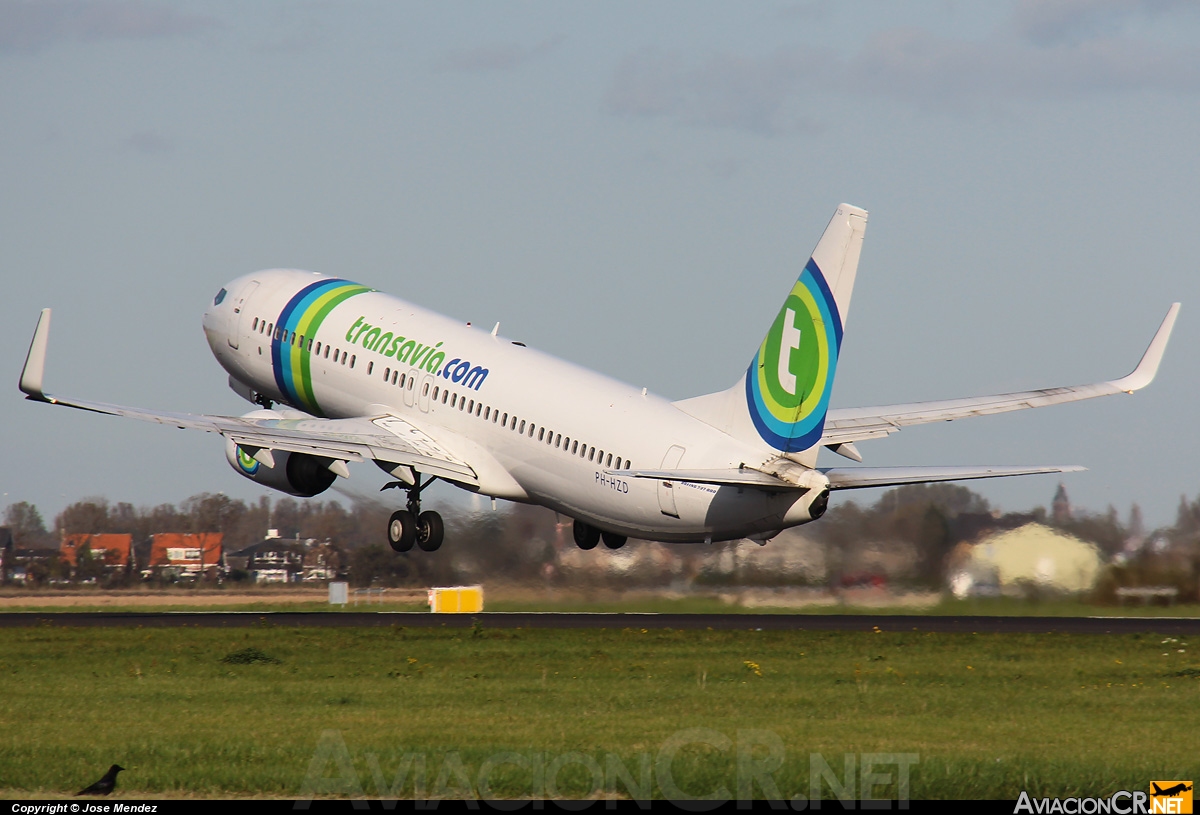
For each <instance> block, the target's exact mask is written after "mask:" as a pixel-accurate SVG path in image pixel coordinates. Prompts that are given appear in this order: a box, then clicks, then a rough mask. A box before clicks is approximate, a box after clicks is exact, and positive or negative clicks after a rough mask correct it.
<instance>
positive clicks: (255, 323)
mask: <svg viewBox="0 0 1200 815" xmlns="http://www.w3.org/2000/svg"><path fill="white" fill-rule="evenodd" d="M250 330H251V331H257V330H258V318H257V317H255V318H254V325H252V326H250Z"/></svg>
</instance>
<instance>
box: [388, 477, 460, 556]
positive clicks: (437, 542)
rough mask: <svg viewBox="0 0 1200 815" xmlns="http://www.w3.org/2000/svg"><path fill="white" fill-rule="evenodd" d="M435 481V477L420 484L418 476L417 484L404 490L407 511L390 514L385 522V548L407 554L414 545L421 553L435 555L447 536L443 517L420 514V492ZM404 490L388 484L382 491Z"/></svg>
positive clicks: (434, 513) (428, 513)
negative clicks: (390, 488) (406, 493)
mask: <svg viewBox="0 0 1200 815" xmlns="http://www.w3.org/2000/svg"><path fill="white" fill-rule="evenodd" d="M436 480H437V477H436V476H434V477H433V478H430V479H429V480H428V481H426V482H425V483H424V484H422V483H421V477H420V475H419V474H418V475H417V483H416V484H414V485H413V486H411V487H407V489H408V508H407V509H401V510H398V511H396V512H393V513H392V517H391V518H390V519H389V520H388V527H387V538H388V545H389V546H391V547H392V549H393V550H394V551H397V552H407V551H409V550H410V549H412V548H413V544H414V543H415V544H416V545H417V546H419V547H420V548H421V551H423V552H436V551H437V550H438V548H439V547H440V546H441V545H442V539H443V538H444V537H445V535H446V525H445V524H444V523H443V522H442V516H441V515H439V514H437V513H436V512H433V511H432V510H430V511H427V512H422V511H421V490H423V489H425V488H426V487H428V486H429V485H430V484H432V483H433V482H434V481H436ZM405 486H406V485H404V484H401V483H400V482H398V481H397V482H394V483H392V484H388V485H387V486H386V487H384V489H385V490H386V489H388V487H405Z"/></svg>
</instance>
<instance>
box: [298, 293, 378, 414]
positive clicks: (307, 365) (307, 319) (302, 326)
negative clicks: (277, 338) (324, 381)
mask: <svg viewBox="0 0 1200 815" xmlns="http://www.w3.org/2000/svg"><path fill="white" fill-rule="evenodd" d="M368 291H371V289H369V288H367V287H366V286H357V285H355V286H348V287H339V288H336V289H333V290H332V291H330V292H328V293H327V294H324V295H322V296H321V297H319V298H317V300H316V301H315V302H313V304H312V305H311V306H309V307H308V308H307V309H305V310H304V316H303V317H301V318H300V322H299V323H297V325H296V333H298V334H300V335H301V336H303V337H312V336H313V335H314V334H316V333H317V331H318V329H320V327H321V323H322V322H324V321H325V318H326V317H327V316H328V315H329V312H331V311H333V309H334V308H335V307H336V306H337V305H338V304H340V303H342V302H343V301H345V300H347V299H349V298H351V297H353V296H354V295H356V294H362V293H363V292H368ZM292 353H293V356H292V358H291V360H289V362H290V363H291V365H292V371H293V373H295V371H296V369H297V367H298V368H299V373H300V375H299V376H298V377H295V380H296V382H297V384H298V387H297V395H299V397H300V398H301V399H302V400H303V401H304V403H305V404H306V405H307V406H308V407H309V411H310V412H311V413H313V414H314V415H317V416H322V415H324V413H323V411H322V410H321V407H320V405H318V404H317V397H316V396H315V395H314V393H313V384H312V354H311V353H309V352H308V351H307V350H305V349H301V348H293V349H292Z"/></svg>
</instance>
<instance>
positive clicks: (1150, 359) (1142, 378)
mask: <svg viewBox="0 0 1200 815" xmlns="http://www.w3.org/2000/svg"><path fill="white" fill-rule="evenodd" d="M1178 314H1179V304H1178V303H1172V304H1171V307H1170V308H1169V309H1167V316H1166V317H1164V318H1163V321H1162V325H1160V326H1159V327H1158V331H1157V332H1156V333H1155V335H1154V339H1152V340H1150V347H1148V348H1147V349H1146V353H1144V354H1142V361H1141V362H1139V363H1138V366H1137V367H1136V368H1134V369H1133V373H1131V374H1129V376H1125V377H1122V378H1121V379H1114V380H1113V381H1112V382H1110V383H1109V384H1111V385H1113V386H1114V387H1116V388H1117V389H1118V390H1123V391H1125V392H1126V393H1133V392H1134V391H1136V390H1140V389H1141V388H1144V387H1146V386H1147V385H1149V384H1150V383H1151V382H1153V381H1154V376H1155V374H1157V373H1158V364H1159V363H1160V362H1162V358H1163V352H1164V351H1166V350H1167V340H1169V339H1171V329H1173V328H1174V327H1175V317H1176V316H1177V315H1178Z"/></svg>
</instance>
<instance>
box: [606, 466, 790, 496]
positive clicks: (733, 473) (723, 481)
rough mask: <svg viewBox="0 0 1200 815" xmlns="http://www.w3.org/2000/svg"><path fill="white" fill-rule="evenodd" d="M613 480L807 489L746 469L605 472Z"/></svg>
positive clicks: (771, 488)
mask: <svg viewBox="0 0 1200 815" xmlns="http://www.w3.org/2000/svg"><path fill="white" fill-rule="evenodd" d="M605 474H606V475H609V476H612V477H613V478H652V479H654V480H656V481H690V482H692V483H694V484H714V485H716V486H728V487H758V488H759V489H768V490H801V489H807V487H805V486H802V485H799V484H793V483H791V482H790V481H784V480H783V479H782V478H779V477H778V476H774V475H771V474H769V473H762V472H759V471H758V470H751V469H747V468H744V467H743V468H730V469H728V470H605Z"/></svg>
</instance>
